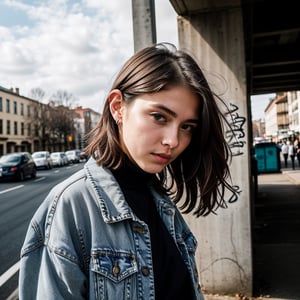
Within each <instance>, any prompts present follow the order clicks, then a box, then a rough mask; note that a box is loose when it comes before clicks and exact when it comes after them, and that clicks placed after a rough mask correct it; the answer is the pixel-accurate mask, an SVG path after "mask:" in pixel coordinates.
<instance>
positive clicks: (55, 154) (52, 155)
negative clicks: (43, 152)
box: [51, 153, 59, 157]
mask: <svg viewBox="0 0 300 300" xmlns="http://www.w3.org/2000/svg"><path fill="white" fill-rule="evenodd" d="M58 155H59V154H58V153H52V154H51V157H58Z"/></svg>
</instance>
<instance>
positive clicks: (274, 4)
mask: <svg viewBox="0 0 300 300" xmlns="http://www.w3.org/2000/svg"><path fill="white" fill-rule="evenodd" d="M170 2H171V4H172V6H173V7H174V9H175V11H176V12H177V14H178V15H181V16H191V15H195V14H200V13H205V12H209V11H212V10H220V9H222V10H223V9H230V8H234V7H242V12H243V20H244V33H245V57H246V62H245V63H246V70H247V86H248V89H249V93H250V95H257V94H265V93H276V92H282V91H292V90H300V12H299V9H298V1H295V0H285V1H279V0H170ZM199 17H200V16H199Z"/></svg>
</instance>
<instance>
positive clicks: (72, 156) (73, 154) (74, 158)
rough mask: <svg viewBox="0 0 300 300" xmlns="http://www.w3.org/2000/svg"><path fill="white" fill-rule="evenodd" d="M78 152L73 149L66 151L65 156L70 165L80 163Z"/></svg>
mask: <svg viewBox="0 0 300 300" xmlns="http://www.w3.org/2000/svg"><path fill="white" fill-rule="evenodd" d="M80 152H81V151H80V150H77V149H74V150H69V151H66V152H65V153H66V155H67V157H68V160H69V162H71V163H79V162H80Z"/></svg>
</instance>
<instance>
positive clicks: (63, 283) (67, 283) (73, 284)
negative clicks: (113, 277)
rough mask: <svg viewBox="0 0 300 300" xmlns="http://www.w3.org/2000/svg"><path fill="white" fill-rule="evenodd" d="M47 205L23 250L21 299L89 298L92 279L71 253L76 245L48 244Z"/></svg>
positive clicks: (37, 217)
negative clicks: (59, 245)
mask: <svg viewBox="0 0 300 300" xmlns="http://www.w3.org/2000/svg"><path fill="white" fill-rule="evenodd" d="M46 202H47V201H45V202H44V203H43V204H42V205H41V207H40V208H39V209H38V211H37V212H36V214H35V216H34V217H33V219H32V221H31V223H30V225H29V228H28V231H27V234H26V238H25V241H24V244H23V247H22V251H21V264H20V273H19V299H20V300H34V299H39V300H40V299H43V300H46V299H53V300H54V299H55V300H60V299H64V300H67V299H87V298H88V295H87V294H88V287H87V280H88V279H87V276H86V274H85V273H84V272H83V271H82V267H81V266H80V263H79V261H78V258H77V257H76V255H72V254H71V253H72V250H70V249H72V244H71V245H69V247H70V248H66V249H64V248H63V247H57V245H55V246H51V245H50V244H49V243H48V242H47V234H48V233H47V225H48V224H47V222H48V220H47V219H48V218H49V211H48V206H47V205H46ZM52 225H53V224H52ZM50 227H51V226H50ZM52 234H53V235H54V233H52ZM57 235H59V233H57ZM62 238H63V237H62ZM73 253H74V252H73Z"/></svg>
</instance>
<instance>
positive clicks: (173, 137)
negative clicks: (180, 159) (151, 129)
mask: <svg viewBox="0 0 300 300" xmlns="http://www.w3.org/2000/svg"><path fill="white" fill-rule="evenodd" d="M162 144H163V145H165V146H168V147H170V148H171V149H172V148H176V147H177V146H178V144H179V136H178V129H177V128H168V129H167V130H165V132H164V135H163V139H162Z"/></svg>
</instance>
